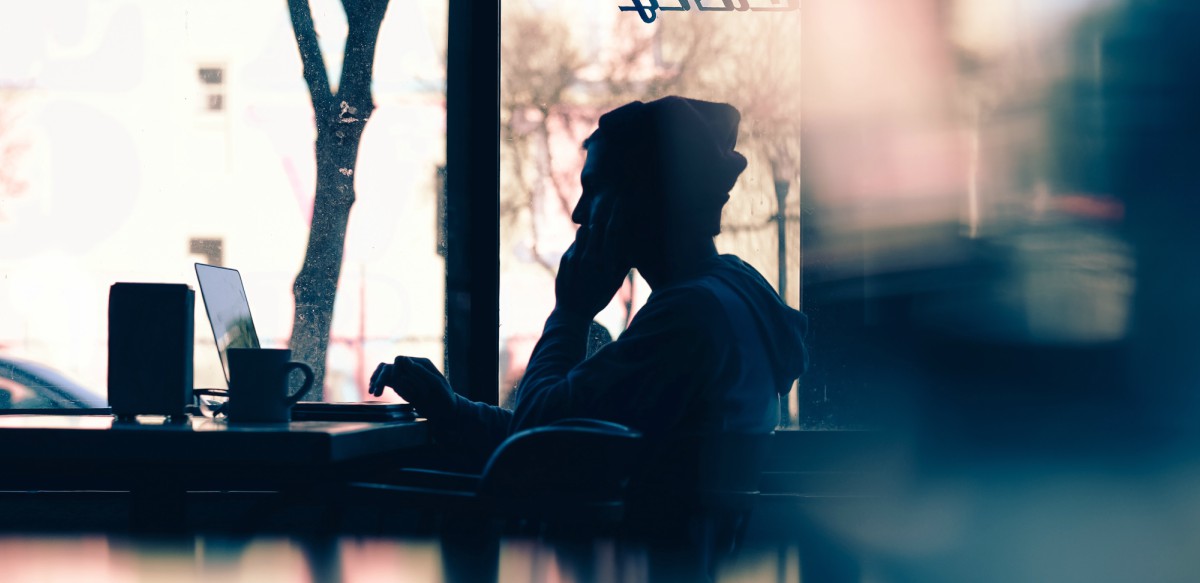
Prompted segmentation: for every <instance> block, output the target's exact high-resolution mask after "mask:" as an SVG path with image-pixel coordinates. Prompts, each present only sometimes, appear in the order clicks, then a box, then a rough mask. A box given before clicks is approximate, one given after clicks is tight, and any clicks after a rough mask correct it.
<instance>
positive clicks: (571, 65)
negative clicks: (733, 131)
mask: <svg viewBox="0 0 1200 583" xmlns="http://www.w3.org/2000/svg"><path fill="white" fill-rule="evenodd" d="M785 7H786V5H785ZM501 29H502V33H501V67H500V68H501V123H502V129H501V138H502V140H501V161H502V165H501V221H502V223H501V334H500V335H501V346H500V350H501V363H500V368H501V371H502V374H501V377H502V378H501V385H500V392H501V402H504V398H505V396H506V395H507V394H509V393H510V392H511V389H512V387H513V386H514V384H515V383H516V382H517V381H518V379H519V378H520V376H521V374H522V372H523V371H524V368H525V364H526V362H527V361H528V359H529V354H530V351H531V350H532V347H533V344H534V343H535V342H536V340H537V338H538V336H539V334H540V332H541V327H542V323H543V322H544V320H545V318H546V316H547V315H548V314H549V312H550V310H551V308H552V307H553V305H554V285H553V283H554V275H555V273H556V271H557V267H558V261H559V257H560V255H561V254H562V252H563V251H564V250H565V249H566V248H567V247H568V246H569V245H570V243H571V242H572V240H573V237H574V227H575V225H574V224H573V223H572V222H571V220H570V213H571V210H572V208H573V207H574V205H575V202H576V201H577V200H578V197H579V190H580V186H579V172H580V170H581V168H582V164H583V158H584V152H583V151H582V149H581V147H580V144H581V142H582V141H583V139H584V138H586V137H587V136H588V135H589V134H590V133H591V132H592V130H594V129H595V127H596V123H597V120H598V118H599V116H600V115H601V114H602V113H604V112H605V111H608V110H610V109H613V108H615V107H617V106H619V105H622V104H624V103H627V102H629V101H633V100H641V101H650V100H653V99H657V98H659V97H663V96H666V95H684V96H687V97H693V98H698V99H704V100H710V101H724V102H731V103H733V104H734V105H736V106H738V108H739V109H740V110H741V113H742V116H743V121H742V135H741V136H740V137H739V147H738V150H739V151H740V152H742V153H743V154H744V155H745V156H746V158H747V159H748V161H749V167H748V168H747V170H746V172H745V173H744V174H743V175H742V178H741V180H740V182H739V185H738V186H737V187H736V188H735V190H734V192H733V193H731V196H732V198H731V201H730V203H729V204H728V205H727V206H726V210H725V214H724V218H723V222H722V234H721V235H720V236H719V237H718V238H717V246H718V249H719V251H721V252H722V253H734V254H736V255H738V256H740V257H742V258H743V259H745V260H746V261H748V262H750V263H752V264H753V265H755V266H756V267H757V268H758V269H759V271H761V272H762V273H763V275H765V276H766V277H767V279H768V280H769V281H770V282H771V283H772V284H773V285H776V286H777V288H778V289H780V290H781V291H782V293H783V294H784V296H785V297H786V298H787V299H788V301H789V303H790V304H791V305H793V306H796V305H798V302H799V298H800V294H799V282H800V277H799V273H800V272H799V266H800V256H799V243H798V242H799V200H800V196H799V195H800V189H799V180H798V178H799V174H798V171H799V166H798V163H799V147H800V141H799V138H800V135H799V121H800V116H799V106H800V103H801V99H800V98H801V94H800V66H799V65H800V54H799V41H800V37H799V32H800V17H799V13H798V12H794V11H793V12H788V11H783V12H773V13H770V14H769V16H768V14H767V13H757V14H753V15H751V14H748V13H745V14H743V13H736V14H735V13H716V12H704V13H700V12H666V11H664V12H662V13H660V14H659V15H658V18H657V19H656V20H655V22H654V23H652V24H646V23H644V22H643V21H642V20H641V19H640V18H639V17H638V16H637V15H636V14H635V13H634V12H623V11H620V10H618V3H617V2H591V3H586V4H580V5H578V6H576V5H571V7H570V9H569V10H568V9H559V8H554V7H552V6H550V5H547V3H542V2H534V1H532V0H531V1H528V2H524V1H521V0H516V1H510V2H504V3H503V7H502V24H501ZM750 39H754V42H747V41H749V40H750ZM747 62H751V63H755V64H756V65H758V66H754V67H746V66H743V65H742V64H744V63H747ZM780 208H782V209H783V212H782V213H780V212H779V209H780ZM781 282H782V283H781ZM649 293H650V289H649V287H648V286H647V284H646V282H645V281H643V280H642V279H641V278H640V277H637V276H636V272H635V274H634V276H632V277H631V279H630V280H629V282H628V283H627V284H626V286H625V287H624V288H623V289H622V290H621V291H620V292H619V293H618V295H617V297H616V298H615V299H614V301H613V303H612V304H611V305H609V307H608V308H607V309H605V310H604V311H603V312H602V313H601V314H600V315H599V316H598V317H597V321H598V322H600V323H601V324H603V325H604V326H605V327H606V328H608V330H609V331H610V333H611V334H612V335H613V336H614V337H618V336H619V335H620V333H621V331H622V330H624V329H625V327H626V326H627V325H628V323H629V321H630V320H631V318H632V316H633V314H635V313H636V311H637V309H638V308H639V307H641V305H643V304H644V303H645V301H646V298H647V297H648V295H649Z"/></svg>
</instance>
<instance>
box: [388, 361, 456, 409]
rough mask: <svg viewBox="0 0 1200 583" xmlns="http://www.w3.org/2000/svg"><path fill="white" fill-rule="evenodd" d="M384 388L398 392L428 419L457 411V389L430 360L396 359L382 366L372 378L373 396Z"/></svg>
mask: <svg viewBox="0 0 1200 583" xmlns="http://www.w3.org/2000/svg"><path fill="white" fill-rule="evenodd" d="M384 387H391V388H392V389H393V390H395V391H396V394H397V395H400V397H401V398H402V399H404V400H405V401H408V402H409V403H412V405H413V407H415V408H416V410H417V412H418V413H420V414H421V416H423V417H425V418H426V419H431V420H432V419H447V418H449V416H450V415H451V414H452V413H453V411H454V390H453V389H451V388H450V382H449V381H447V380H446V377H444V376H442V373H441V372H440V371H438V369H437V367H436V366H434V365H433V363H432V362H430V361H429V359H428V358H412V357H408V356H397V357H396V360H395V361H394V362H392V363H391V364H388V363H386V362H383V363H380V364H379V366H377V367H375V373H374V374H372V375H371V386H370V392H371V395H373V396H376V397H378V396H380V395H382V394H383V389H384Z"/></svg>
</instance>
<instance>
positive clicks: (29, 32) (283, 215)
mask: <svg viewBox="0 0 1200 583" xmlns="http://www.w3.org/2000/svg"><path fill="white" fill-rule="evenodd" d="M311 4H312V13H313V19H314V22H315V27H316V30H317V33H318V34H319V36H320V42H321V49H322V52H323V54H324V57H325V64H326V68H327V70H328V72H329V77H330V78H331V79H332V80H333V83H335V84H336V82H337V80H338V76H339V73H340V70H341V66H342V54H343V43H344V42H345V38H346V34H347V30H348V28H347V22H346V18H345V16H344V12H343V10H342V6H341V3H340V2H337V1H336V0H334V1H330V0H313V2H312V3H311ZM0 23H2V24H0V30H3V34H0V54H3V55H4V56H3V57H0V151H2V152H3V155H2V156H0V278H2V281H3V283H0V359H8V360H11V361H13V362H18V364H14V365H12V366H14V367H21V368H22V369H25V368H29V369H33V370H40V369H41V368H42V367H49V368H53V369H56V370H57V371H59V372H61V373H62V374H63V375H65V376H66V377H69V378H70V379H72V380H73V386H78V387H81V389H80V390H82V391H86V392H87V393H86V395H83V396H81V398H82V399H83V400H89V398H90V397H91V396H97V395H98V396H99V397H100V398H101V399H100V400H101V402H103V397H104V395H105V394H106V360H107V359H106V338H107V322H106V312H107V307H106V302H107V298H108V288H109V286H110V285H111V284H112V283H114V282H117V281H143V282H181V283H188V284H190V285H192V286H193V288H195V286H196V284H195V276H194V274H193V273H192V263H193V262H195V261H202V262H218V263H223V264H224V265H225V266H227V267H233V268H237V269H239V270H241V272H242V278H243V280H244V282H245V285H246V290H247V295H248V296H249V300H250V305H251V310H252V312H253V314H254V318H255V324H256V327H257V330H258V332H259V334H260V336H261V341H262V343H263V345H264V346H276V347H279V346H286V345H287V343H288V340H289V336H290V334H291V330H292V321H293V308H294V299H293V294H292V283H293V281H294V279H295V277H296V275H297V272H298V271H299V269H300V265H301V261H302V258H303V257H304V253H305V247H306V243H307V239H308V235H309V225H310V220H311V213H312V209H313V196H314V188H315V184H314V180H315V175H316V167H315V159H314V155H313V140H314V137H315V129H314V124H313V107H312V104H311V102H310V98H309V95H308V91H307V89H306V86H305V81H304V79H303V77H302V75H301V62H300V56H299V52H298V50H297V42H296V39H295V37H294V35H293V29H292V23H291V21H290V20H289V14H288V9H287V3H286V2H283V1H282V0H280V1H278V2H251V3H245V2H240V1H233V0H218V1H214V2H200V3H197V2H184V1H175V0H171V1H159V0H118V1H114V2H75V3H70V8H69V9H64V8H63V7H62V6H60V5H57V4H46V5H43V4H40V3H20V4H13V3H7V4H6V6H5V7H4V8H3V9H0ZM445 47H446V3H445V1H444V0H430V1H418V2H403V3H400V2H393V3H392V6H391V7H390V9H389V13H388V14H387V16H386V17H385V19H384V21H383V25H382V28H381V30H380V33H379V40H378V46H377V51H376V57H375V67H374V84H373V89H374V101H375V104H376V110H375V112H374V114H373V115H372V116H371V118H370V120H369V123H368V124H367V126H366V129H365V131H364V134H363V138H362V144H361V148H360V150H359V155H358V164H357V167H355V168H353V169H352V170H353V172H354V185H355V190H356V193H357V201H356V203H355V205H354V207H353V210H352V211H351V215H350V222H349V226H348V228H347V234H346V241H345V255H344V259H343V262H342V270H341V282H340V286H339V288H340V289H339V295H338V300H337V304H336V306H335V309H334V315H333V324H332V330H331V335H330V336H331V338H330V344H329V353H328V354H329V358H328V370H327V372H326V378H325V398H326V399H328V400H336V401H346V400H351V401H353V400H359V399H361V398H363V397H364V396H365V384H366V379H367V378H368V377H369V375H370V373H371V371H372V370H373V368H374V366H375V364H376V363H378V362H379V361H381V360H389V359H391V358H392V357H394V356H395V355H396V354H401V353H405V354H420V355H423V356H427V357H429V358H430V359H432V360H434V361H435V362H437V363H439V364H440V363H441V361H442V355H443V327H444V318H443V315H442V305H443V301H442V297H443V293H442V288H443V281H444V267H443V260H442V258H441V257H440V256H439V255H438V252H437V243H436V240H435V239H436V229H437V215H436V213H437V202H436V196H435V194H436V188H437V168H438V167H439V166H440V165H443V164H444V163H445V154H444V152H445V146H444V144H445V138H444V136H445V121H444V120H445V109H444V86H445V77H444V75H445V72H444V71H445V64H444V60H445V54H446V48H445ZM18 184H19V185H20V187H18V186H17V185H18ZM195 333H196V349H195V383H196V386H198V387H213V386H223V385H224V382H225V380H224V377H223V375H222V372H221V368H220V363H219V360H218V359H217V354H216V348H215V346H214V344H213V338H212V335H211V331H210V328H209V325H208V321H207V318H206V315H205V312H204V307H203V303H202V302H200V301H199V298H197V304H196V323H195ZM2 370H4V369H3V367H0V371H2ZM14 374H19V373H14ZM6 377H7V375H6ZM0 390H2V389H0ZM27 397H28V395H26V394H25V392H21V393H20V394H19V395H18V394H17V393H14V394H13V403H14V404H18V403H23V402H31V401H29V399H28V398H27ZM89 402H91V401H89Z"/></svg>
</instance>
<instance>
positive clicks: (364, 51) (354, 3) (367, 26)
mask: <svg viewBox="0 0 1200 583" xmlns="http://www.w3.org/2000/svg"><path fill="white" fill-rule="evenodd" d="M387 6H388V0H342V7H343V8H344V9H345V10H346V23H347V24H348V25H349V27H350V31H349V33H347V35H346V49H345V53H344V56H343V59H342V76H341V79H340V80H339V81H338V92H337V97H338V99H339V100H340V101H345V102H347V103H349V104H350V106H351V107H354V108H356V109H357V115H356V116H355V117H357V118H358V119H362V120H365V119H367V118H368V117H370V115H371V112H372V111H373V110H374V108H375V103H374V101H373V100H372V97H371V79H372V75H373V74H374V68H375V46H376V44H377V42H376V41H377V40H378V39H379V28H380V26H381V25H382V24H383V16H384V14H386V13H387Z"/></svg>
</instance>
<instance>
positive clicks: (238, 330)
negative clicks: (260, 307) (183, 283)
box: [196, 263, 259, 385]
mask: <svg viewBox="0 0 1200 583" xmlns="http://www.w3.org/2000/svg"><path fill="white" fill-rule="evenodd" d="M196 281H197V282H198V283H199V284H200V295H201V296H203V297H204V309H205V310H206V311H207V312H208V322H209V324H212V331H213V338H214V339H216V341H217V352H218V353H219V354H220V355H221V369H222V370H223V371H224V372H225V383H226V385H228V383H229V363H228V362H227V361H226V360H225V351H227V350H229V349H230V348H259V345H258V333H257V332H256V331H255V330H254V320H253V319H252V318H251V317H250V302H249V301H248V300H247V299H246V288H245V287H243V286H242V276H241V274H239V273H238V271H237V270H236V269H228V268H225V267H217V266H215V265H205V264H203V263H197V264H196Z"/></svg>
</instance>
